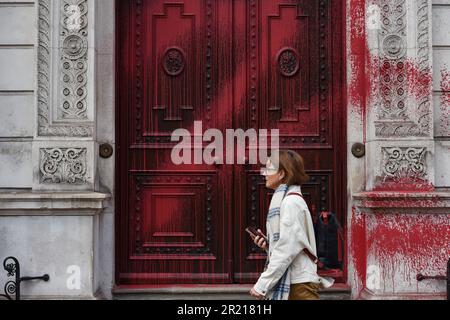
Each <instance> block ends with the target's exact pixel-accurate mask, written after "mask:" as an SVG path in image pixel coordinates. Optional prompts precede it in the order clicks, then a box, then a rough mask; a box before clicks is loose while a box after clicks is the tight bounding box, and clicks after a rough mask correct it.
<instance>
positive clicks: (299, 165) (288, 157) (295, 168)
mask: <svg viewBox="0 0 450 320" xmlns="http://www.w3.org/2000/svg"><path fill="white" fill-rule="evenodd" d="M273 156H274V157H275V158H277V159H272V157H271V162H272V163H274V164H276V163H277V162H278V171H281V170H282V171H283V172H284V178H283V180H281V183H285V184H287V185H289V186H291V185H302V184H304V183H305V182H307V181H308V180H309V177H308V175H307V174H306V172H305V165H304V161H303V158H302V157H301V156H300V155H299V154H298V153H297V152H295V151H292V150H280V151H279V152H278V157H277V156H276V154H275V155H273ZM272 160H273V161H272Z"/></svg>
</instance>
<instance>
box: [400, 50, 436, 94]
mask: <svg viewBox="0 0 450 320" xmlns="http://www.w3.org/2000/svg"><path fill="white" fill-rule="evenodd" d="M405 64H406V72H407V77H408V88H409V90H408V92H409V94H410V95H412V96H414V97H415V98H416V99H417V100H419V101H420V100H421V99H423V98H425V97H429V96H430V95H431V94H432V92H433V74H432V72H431V69H430V68H420V65H419V63H418V62H417V61H413V60H410V59H408V60H406V62H405Z"/></svg>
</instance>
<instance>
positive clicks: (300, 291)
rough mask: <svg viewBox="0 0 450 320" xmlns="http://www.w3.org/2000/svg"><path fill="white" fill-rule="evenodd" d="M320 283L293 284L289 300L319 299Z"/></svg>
mask: <svg viewBox="0 0 450 320" xmlns="http://www.w3.org/2000/svg"><path fill="white" fill-rule="evenodd" d="M318 291H319V285H318V284H317V283H313V282H307V283H296V284H291V290H290V292H289V298H288V300H319V292H318Z"/></svg>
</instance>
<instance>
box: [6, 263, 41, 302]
mask: <svg viewBox="0 0 450 320" xmlns="http://www.w3.org/2000/svg"><path fill="white" fill-rule="evenodd" d="M3 268H4V269H5V270H6V272H8V274H7V276H8V278H9V277H14V280H10V281H7V282H6V284H5V288H4V291H5V293H4V294H0V297H3V298H6V299H8V300H20V285H21V283H22V282H24V281H32V280H43V281H48V280H50V276H49V275H48V274H44V275H43V276H40V277H20V263H19V261H18V260H17V259H16V258H15V257H8V258H6V259H5V260H4V261H3ZM13 296H15V299H13Z"/></svg>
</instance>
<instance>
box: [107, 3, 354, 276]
mask: <svg viewBox="0 0 450 320" xmlns="http://www.w3.org/2000/svg"><path fill="white" fill-rule="evenodd" d="M340 3H341V1H331V0H328V1H327V0H321V1H311V0H296V1H292V0H290V1H288V0H283V1H281V0H280V1H275V0H271V1H269V0H267V1H264V0H248V1H244V0H239V1H230V0H221V1H212V0H190V1H177V2H171V1H164V0H153V1H146V0H121V1H118V6H117V10H118V11H117V12H118V14H117V18H118V21H117V25H118V26H119V27H118V36H117V96H118V102H117V115H118V116H117V140H118V152H117V212H118V213H117V219H116V223H117V229H116V230H117V236H116V247H117V258H116V260H117V264H116V266H117V267H116V272H117V274H116V280H117V283H118V284H157V283H248V282H252V281H254V280H255V279H256V277H257V275H258V273H259V272H260V271H261V270H262V267H263V265H264V259H265V257H264V255H263V254H262V252H260V251H259V250H258V249H256V248H255V247H254V246H253V245H252V244H251V242H250V241H249V239H248V237H247V235H246V234H245V233H244V231H243V230H244V229H245V226H247V225H260V226H263V225H264V223H265V213H266V211H267V207H268V202H269V199H270V192H268V190H266V189H265V187H264V182H263V179H261V177H260V176H259V166H256V165H237V164H235V165H206V164H192V165H185V164H183V165H174V164H173V163H172V161H171V151H172V148H173V147H174V146H175V144H176V143H174V142H171V141H170V136H171V134H172V132H173V130H175V129H178V128H185V129H187V130H189V131H190V132H192V133H193V130H194V121H202V123H203V130H206V129H208V128H216V129H219V130H221V131H222V132H225V130H226V129H233V128H242V129H244V130H246V129H248V128H254V129H280V145H281V147H282V148H290V149H294V150H297V151H299V152H300V153H301V154H302V155H303V156H304V158H305V160H306V166H307V169H308V173H309V174H310V176H311V181H310V182H309V183H308V184H307V185H305V186H304V188H303V191H304V194H305V198H306V199H307V201H308V203H309V205H310V208H311V210H312V213H313V215H314V218H316V216H317V213H318V212H319V211H320V210H335V211H338V212H343V201H342V199H343V191H344V190H345V189H344V188H343V179H342V177H343V175H344V172H343V163H342V160H343V159H342V157H343V154H345V153H344V144H343V143H342V137H343V127H342V121H341V120H342V119H341V111H342V110H341V103H342V101H341V99H340V97H341V94H340V90H341V89H340V85H341V81H342V74H341V68H342V61H341V51H342V50H341V49H342V47H341V42H342V34H341V31H340V30H341V28H340V27H337V26H340V25H341V20H340V19H341V11H342V8H341V4H340ZM192 152H195V150H192ZM313 209H315V210H313ZM336 241H338V239H335V242H336ZM336 255H337V257H336V258H337V259H338V260H339V259H340V261H342V248H340V249H339V252H338V253H336Z"/></svg>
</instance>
